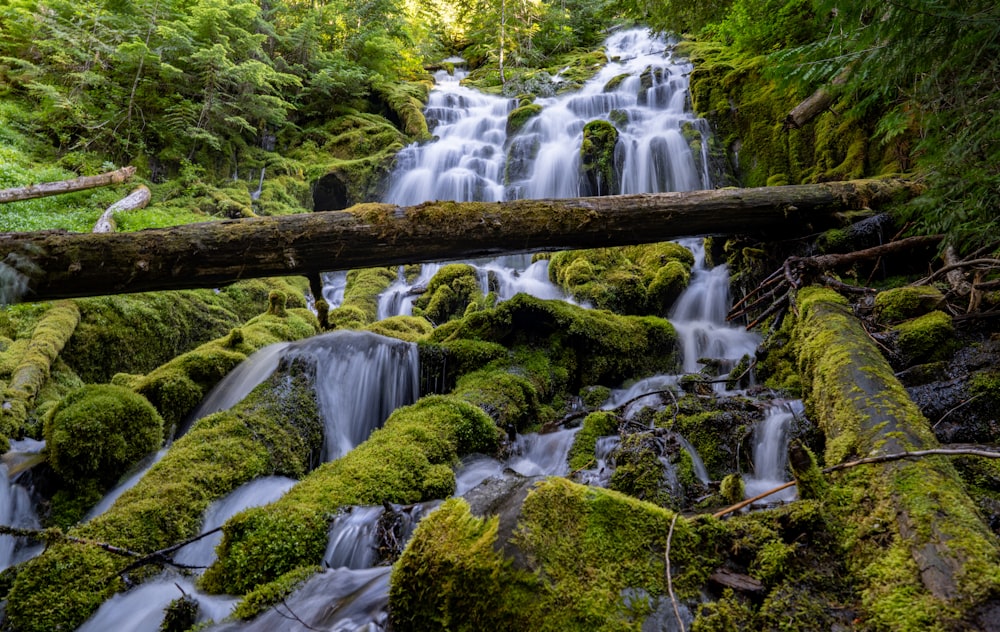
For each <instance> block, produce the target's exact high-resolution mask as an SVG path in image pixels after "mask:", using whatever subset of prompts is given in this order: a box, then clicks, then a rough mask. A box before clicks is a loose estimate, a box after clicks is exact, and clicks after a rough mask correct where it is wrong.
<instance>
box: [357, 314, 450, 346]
mask: <svg viewBox="0 0 1000 632" xmlns="http://www.w3.org/2000/svg"><path fill="white" fill-rule="evenodd" d="M365 329H367V330H368V331H371V332H374V333H376V334H381V335H383V336H390V337H392V338H399V339H400V340H406V341H407V342H419V341H420V340H423V339H424V338H426V337H427V336H429V335H431V332H432V331H434V325H432V324H431V323H430V321H428V320H427V319H426V318H422V317H420V316H390V317H389V318H383V319H382V320H380V321H378V322H376V323H372V324H371V325H368V326H367V327H365Z"/></svg>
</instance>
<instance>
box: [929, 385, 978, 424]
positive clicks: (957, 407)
mask: <svg viewBox="0 0 1000 632" xmlns="http://www.w3.org/2000/svg"><path fill="white" fill-rule="evenodd" d="M982 396H983V393H978V394H976V395H973V396H972V397H970V398H969V399H967V400H965V401H964V402H961V403H959V405H958V406H955V407H954V408H952V409H951V410H949V411H948V412H946V413H945V414H943V415H941V418H940V419H938V420H937V421H935V422H934V425H933V426H931V430H933V429H934V428H937V427H938V424H939V423H941V422H942V421H944V419H945V417H947V416H948V415H950V414H952V413H953V412H955V411H956V410H958V409H959V408H962V407H963V406H965V405H966V404H971V403H972V402H974V401H976V400H977V399H979V398H980V397H982Z"/></svg>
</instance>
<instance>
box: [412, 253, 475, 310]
mask: <svg viewBox="0 0 1000 632" xmlns="http://www.w3.org/2000/svg"><path fill="white" fill-rule="evenodd" d="M482 294H483V291H482V289H480V287H479V278H478V275H477V273H476V269H475V268H473V267H472V266H470V265H469V264H467V263H450V264H448V265H446V266H443V267H442V268H441V269H440V270H438V271H437V274H435V275H434V277H433V278H431V280H430V283H428V284H427V291H426V292H424V293H423V294H421V295H420V297H419V298H417V300H416V301H414V302H413V313H414V314H415V315H417V316H423V317H425V318H427V319H428V320H430V321H431V322H432V323H436V324H439V325H440V324H441V323H445V322H447V321H449V320H453V319H455V318H461V317H462V316H463V315H464V314H465V312H466V309H468V307H469V305H470V304H474V303H475V302H476V300H477V299H478V298H480V297H481V296H482Z"/></svg>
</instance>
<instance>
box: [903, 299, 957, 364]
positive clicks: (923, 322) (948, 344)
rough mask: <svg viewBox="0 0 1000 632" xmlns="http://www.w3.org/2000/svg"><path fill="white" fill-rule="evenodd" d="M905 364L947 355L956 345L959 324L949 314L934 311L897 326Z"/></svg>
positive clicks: (941, 358) (919, 362) (936, 359)
mask: <svg viewBox="0 0 1000 632" xmlns="http://www.w3.org/2000/svg"><path fill="white" fill-rule="evenodd" d="M892 330H893V332H894V333H895V334H896V344H897V348H898V349H899V353H900V355H901V356H902V359H903V364H904V366H912V365H914V364H921V363H925V362H935V361H938V360H943V359H945V358H947V357H948V356H949V355H950V354H951V353H952V352H953V351H954V350H955V346H956V341H955V326H954V324H953V323H952V321H951V316H949V315H948V314H946V313H944V312H942V311H939V310H934V311H932V312H929V313H927V314H924V315H923V316H918V317H916V318H911V319H910V320H907V321H904V322H901V323H899V324H898V325H896V326H895V327H893V329H892Z"/></svg>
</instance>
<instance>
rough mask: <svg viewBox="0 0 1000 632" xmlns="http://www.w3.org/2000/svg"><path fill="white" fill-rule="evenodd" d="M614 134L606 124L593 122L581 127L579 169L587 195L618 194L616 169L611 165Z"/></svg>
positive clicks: (616, 143) (618, 186)
mask: <svg viewBox="0 0 1000 632" xmlns="http://www.w3.org/2000/svg"><path fill="white" fill-rule="evenodd" d="M617 145H618V130H617V129H616V128H615V126H614V125H612V124H611V123H609V122H608V121H605V120H602V119H597V120H594V121H590V122H589V123H587V124H586V125H584V126H583V142H582V143H581V145H580V169H581V170H582V171H583V177H584V178H585V179H586V181H587V190H588V191H589V193H590V194H591V195H614V194H616V193H620V192H621V184H620V177H619V170H620V167H619V165H618V164H617V163H616V161H615V147H616V146H617Z"/></svg>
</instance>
